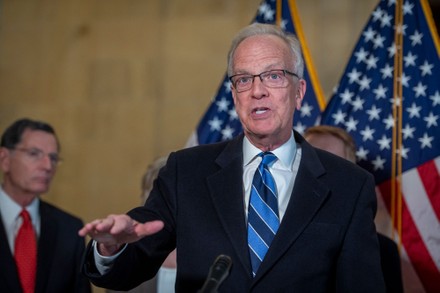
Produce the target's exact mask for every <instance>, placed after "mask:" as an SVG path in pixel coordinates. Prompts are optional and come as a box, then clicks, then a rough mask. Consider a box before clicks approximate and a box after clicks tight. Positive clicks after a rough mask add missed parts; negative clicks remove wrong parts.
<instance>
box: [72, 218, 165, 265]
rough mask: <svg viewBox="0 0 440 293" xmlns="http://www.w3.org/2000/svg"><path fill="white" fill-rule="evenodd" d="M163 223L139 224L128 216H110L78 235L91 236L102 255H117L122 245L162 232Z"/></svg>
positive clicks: (98, 220)
mask: <svg viewBox="0 0 440 293" xmlns="http://www.w3.org/2000/svg"><path fill="white" fill-rule="evenodd" d="M163 226H164V224H163V222H162V221H151V222H146V223H139V222H137V221H135V220H133V219H132V218H130V217H129V216H128V215H125V214H122V215H109V216H107V217H106V218H104V219H97V220H94V221H92V222H90V223H87V224H85V225H84V227H83V228H82V229H81V230H79V232H78V234H79V235H80V236H82V237H84V236H86V235H89V236H90V237H91V238H92V239H93V240H95V241H96V242H98V251H99V253H100V254H102V255H105V256H108V255H112V254H114V253H116V252H117V251H118V250H119V249H120V248H121V246H122V245H124V244H126V243H132V242H135V241H138V240H139V239H141V238H143V237H145V236H149V235H152V234H155V233H157V232H159V231H160V230H162V228H163Z"/></svg>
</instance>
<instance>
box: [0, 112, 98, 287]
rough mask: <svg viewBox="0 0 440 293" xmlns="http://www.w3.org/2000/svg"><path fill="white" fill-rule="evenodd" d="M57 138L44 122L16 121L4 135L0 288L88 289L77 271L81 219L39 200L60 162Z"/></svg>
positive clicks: (1, 151)
mask: <svg viewBox="0 0 440 293" xmlns="http://www.w3.org/2000/svg"><path fill="white" fill-rule="evenodd" d="M59 150H60V146H59V142H58V138H57V136H56V134H55V131H54V130H53V128H52V127H51V126H50V125H49V124H47V123H44V122H40V121H33V120H30V119H20V120H17V121H16V122H14V123H13V124H12V125H11V126H9V127H8V128H7V129H6V131H5V132H4V133H3V135H2V138H1V147H0V166H1V170H2V172H3V182H2V185H1V187H0V259H1V262H0V288H1V289H0V291H2V292H8V293H20V292H23V293H34V292H41V293H43V292H44V293H49V292H53V293H59V292H77V293H83V292H84V293H89V292H91V286H90V283H89V281H88V280H87V279H86V278H84V277H83V276H82V275H81V274H80V264H81V258H82V255H83V252H84V249H85V243H84V239H83V238H81V237H78V235H77V230H78V229H79V228H80V227H82V225H83V223H82V221H81V220H80V219H79V218H77V217H74V216H72V215H70V214H68V213H66V212H64V211H62V210H60V209H59V208H56V207H54V206H53V205H51V204H49V203H47V202H44V201H42V200H41V199H40V195H42V194H44V193H46V192H47V191H48V190H49V187H50V183H51V181H52V178H53V176H54V175H55V172H56V170H57V166H58V164H59V163H60V157H59Z"/></svg>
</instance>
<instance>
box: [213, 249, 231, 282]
mask: <svg viewBox="0 0 440 293" xmlns="http://www.w3.org/2000/svg"><path fill="white" fill-rule="evenodd" d="M231 266H232V259H231V258H230V257H229V256H227V255H224V254H221V255H219V256H217V258H216V259H215V261H214V264H213V265H212V267H211V276H212V277H213V278H215V279H217V280H219V282H220V283H221V282H222V281H223V280H224V279H226V277H227V276H228V275H229V270H230V269H231Z"/></svg>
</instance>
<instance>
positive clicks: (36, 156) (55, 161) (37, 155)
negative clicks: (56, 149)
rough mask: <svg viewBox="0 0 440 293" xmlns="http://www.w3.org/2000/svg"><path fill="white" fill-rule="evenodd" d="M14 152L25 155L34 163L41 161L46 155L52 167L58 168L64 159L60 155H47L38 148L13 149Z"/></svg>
mask: <svg viewBox="0 0 440 293" xmlns="http://www.w3.org/2000/svg"><path fill="white" fill-rule="evenodd" d="M12 150H14V151H20V152H23V153H25V155H26V157H27V158H29V159H30V160H31V161H32V162H38V161H41V160H42V159H43V158H44V157H45V156H46V155H47V156H48V157H49V160H50V163H51V164H52V166H57V165H59V164H61V162H62V159H61V158H60V156H59V155H58V154H56V153H49V154H46V153H45V152H43V151H42V150H40V149H37V148H12Z"/></svg>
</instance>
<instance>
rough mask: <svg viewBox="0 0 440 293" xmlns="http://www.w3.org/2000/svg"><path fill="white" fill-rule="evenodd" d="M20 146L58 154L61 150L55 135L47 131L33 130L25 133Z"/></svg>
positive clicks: (27, 130)
mask: <svg viewBox="0 0 440 293" xmlns="http://www.w3.org/2000/svg"><path fill="white" fill-rule="evenodd" d="M18 145H20V146H22V147H27V148H31V147H32V148H38V149H41V150H44V151H47V152H58V149H59V146H58V141H57V138H56V137H55V135H53V134H52V133H49V132H46V131H42V130H33V129H26V130H25V131H23V134H22V136H21V140H20V142H19V143H18Z"/></svg>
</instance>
